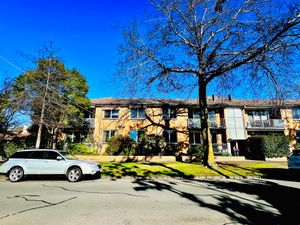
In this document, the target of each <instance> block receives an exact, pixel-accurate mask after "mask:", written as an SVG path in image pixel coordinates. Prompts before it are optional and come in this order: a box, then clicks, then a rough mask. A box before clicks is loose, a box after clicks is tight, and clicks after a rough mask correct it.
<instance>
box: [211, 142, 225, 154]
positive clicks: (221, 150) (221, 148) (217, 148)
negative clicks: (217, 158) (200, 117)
mask: <svg viewBox="0 0 300 225" xmlns="http://www.w3.org/2000/svg"><path fill="white" fill-rule="evenodd" d="M212 146H213V150H214V154H217V155H223V154H226V153H228V145H227V143H222V144H217V143H213V144H212Z"/></svg>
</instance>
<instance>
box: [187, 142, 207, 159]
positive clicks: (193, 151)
mask: <svg viewBox="0 0 300 225" xmlns="http://www.w3.org/2000/svg"><path fill="white" fill-rule="evenodd" d="M188 155H189V156H195V157H197V158H203V157H204V148H203V145H202V144H199V145H192V146H191V147H190V148H189V151H188Z"/></svg>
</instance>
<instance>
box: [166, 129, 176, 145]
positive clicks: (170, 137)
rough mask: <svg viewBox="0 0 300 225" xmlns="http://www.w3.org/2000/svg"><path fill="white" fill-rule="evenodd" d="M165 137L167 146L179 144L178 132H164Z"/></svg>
mask: <svg viewBox="0 0 300 225" xmlns="http://www.w3.org/2000/svg"><path fill="white" fill-rule="evenodd" d="M163 136H164V138H165V140H166V143H167V144H177V131H176V130H164V131H163Z"/></svg>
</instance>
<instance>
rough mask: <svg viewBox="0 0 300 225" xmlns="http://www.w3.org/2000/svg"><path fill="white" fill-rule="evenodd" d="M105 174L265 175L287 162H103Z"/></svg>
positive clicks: (114, 176)
mask: <svg viewBox="0 0 300 225" xmlns="http://www.w3.org/2000/svg"><path fill="white" fill-rule="evenodd" d="M101 164H102V166H103V176H109V177H113V178H122V177H126V176H130V177H183V178H193V177H215V176H224V177H249V176H259V177H265V176H266V175H267V174H265V173H264V172H263V171H264V170H271V169H275V170H276V169H281V170H285V168H286V163H269V162H249V161H243V162H226V163H218V168H216V169H211V168H207V167H205V166H203V165H201V164H199V163H184V162H166V163H148V162H147V163H135V162H128V163H101Z"/></svg>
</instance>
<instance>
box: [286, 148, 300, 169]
mask: <svg viewBox="0 0 300 225" xmlns="http://www.w3.org/2000/svg"><path fill="white" fill-rule="evenodd" d="M288 167H289V169H300V149H296V150H293V152H292V153H291V154H290V155H289V156H288Z"/></svg>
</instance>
